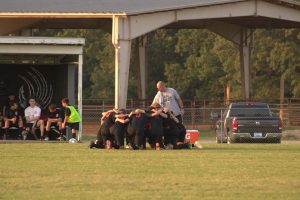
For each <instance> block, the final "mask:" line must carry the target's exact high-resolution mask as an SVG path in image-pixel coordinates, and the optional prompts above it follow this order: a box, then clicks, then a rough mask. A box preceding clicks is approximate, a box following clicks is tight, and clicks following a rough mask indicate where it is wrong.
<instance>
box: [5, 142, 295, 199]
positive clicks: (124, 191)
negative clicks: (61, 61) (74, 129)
mask: <svg viewBox="0 0 300 200" xmlns="http://www.w3.org/2000/svg"><path fill="white" fill-rule="evenodd" d="M0 146H1V147H0V153H1V155H2V158H1V161H0V164H1V165H0V179H1V181H0V194H1V196H0V199H71V198H72V199H128V198H133V197H134V198H137V199H220V198H222V199H283V198H285V199H299V198H300V189H299V188H300V170H299V163H300V162H299V161H300V145H283V144H281V145H274V144H273V145H272V144H237V145H225V144H224V145H215V144H206V145H204V149H201V150H181V151H175V150H174V151H160V152H157V151H151V150H146V151H129V150H119V151H117V150H110V151H106V150H95V149H93V150H91V149H88V148H87V144H86V143H83V144H1V145H0Z"/></svg>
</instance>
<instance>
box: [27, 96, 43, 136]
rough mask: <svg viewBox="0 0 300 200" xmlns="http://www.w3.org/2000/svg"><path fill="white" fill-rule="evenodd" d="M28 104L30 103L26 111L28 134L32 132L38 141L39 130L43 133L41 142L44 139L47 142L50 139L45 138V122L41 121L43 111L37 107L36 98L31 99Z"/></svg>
mask: <svg viewBox="0 0 300 200" xmlns="http://www.w3.org/2000/svg"><path fill="white" fill-rule="evenodd" d="M28 103H29V107H27V108H26V109H25V118H26V124H25V128H26V130H27V131H28V132H31V133H32V134H33V136H34V138H35V139H36V140H38V137H37V136H36V133H35V130H36V129H37V128H39V129H40V131H41V138H40V140H44V139H45V140H47V139H48V138H44V129H45V125H44V121H43V120H41V119H40V117H41V109H40V108H39V107H38V106H36V101H35V99H34V98H29V100H28Z"/></svg>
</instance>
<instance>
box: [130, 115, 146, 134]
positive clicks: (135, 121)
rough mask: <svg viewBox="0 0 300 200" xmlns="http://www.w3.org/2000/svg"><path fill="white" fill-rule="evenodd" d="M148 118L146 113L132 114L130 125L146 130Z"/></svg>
mask: <svg viewBox="0 0 300 200" xmlns="http://www.w3.org/2000/svg"><path fill="white" fill-rule="evenodd" d="M147 120H148V116H147V114H145V113H138V114H134V115H131V117H130V126H131V127H132V128H134V129H136V130H144V127H145V124H146V122H147Z"/></svg>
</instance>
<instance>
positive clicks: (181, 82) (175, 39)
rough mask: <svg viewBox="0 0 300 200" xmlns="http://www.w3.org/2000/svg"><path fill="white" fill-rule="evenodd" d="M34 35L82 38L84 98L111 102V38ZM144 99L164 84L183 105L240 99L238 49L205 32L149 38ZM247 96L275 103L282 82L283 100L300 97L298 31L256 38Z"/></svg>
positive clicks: (132, 83)
mask: <svg viewBox="0 0 300 200" xmlns="http://www.w3.org/2000/svg"><path fill="white" fill-rule="evenodd" d="M35 35H40V36H62V37H84V38H85V39H86V45H85V47H84V68H83V73H84V77H83V81H84V98H113V97H114V47H113V46H112V44H111V34H109V33H106V32H103V31H101V30H59V31H57V30H36V31H35ZM147 45H148V48H147V55H148V77H147V79H148V81H147V94H148V98H150V99H151V98H152V97H153V96H154V95H155V93H156V87H155V86H156V82H157V81H158V80H164V81H165V82H166V83H167V84H168V86H170V87H173V88H176V89H177V90H178V92H179V93H180V95H181V96H182V97H183V98H184V99H190V98H191V99H199V98H201V99H220V98H222V97H223V96H224V86H225V85H230V88H231V98H241V97H242V96H241V80H240V77H241V74H240V57H239V50H238V47H237V46H236V45H234V44H233V43H231V42H229V41H227V40H225V39H224V38H222V37H220V36H218V35H215V34H214V33H212V32H209V31H208V30H184V29H183V30H170V29H167V30H166V29H160V30H157V31H155V32H152V33H150V34H149V36H148V44H147ZM136 48H137V44H135V43H134V42H133V45H132V50H131V54H132V57H131V63H130V74H129V83H128V85H129V87H128V89H129V92H128V97H129V98H137V88H138V87H137V85H138V81H137V79H138V76H137V72H138V71H137V59H136ZM252 52H253V54H252V58H251V59H252V66H251V95H252V97H253V98H256V99H266V98H272V99H274V98H275V99H277V98H279V85H280V79H281V77H282V78H284V79H285V85H286V87H285V96H286V97H300V31H299V29H281V30H279V29H278V30H265V29H258V30H256V31H255V32H254V42H253V50H252Z"/></svg>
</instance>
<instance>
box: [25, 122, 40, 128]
mask: <svg viewBox="0 0 300 200" xmlns="http://www.w3.org/2000/svg"><path fill="white" fill-rule="evenodd" d="M32 126H33V123H26V124H25V128H30V129H32ZM33 128H39V126H38V125H37V123H36V124H35V126H34V127H33Z"/></svg>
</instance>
